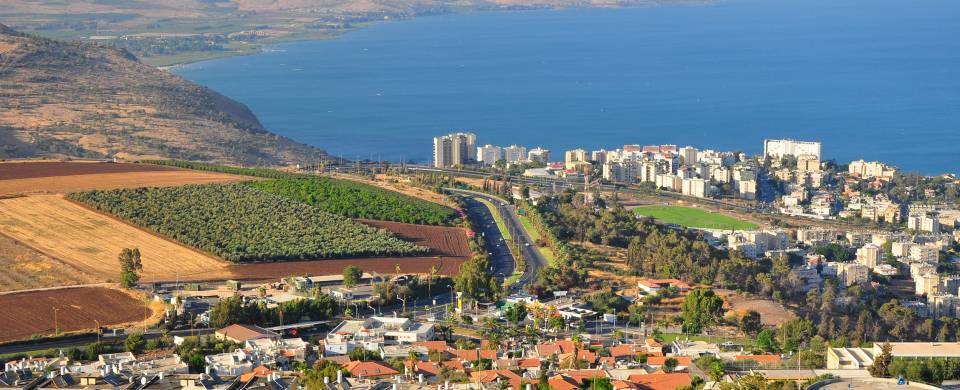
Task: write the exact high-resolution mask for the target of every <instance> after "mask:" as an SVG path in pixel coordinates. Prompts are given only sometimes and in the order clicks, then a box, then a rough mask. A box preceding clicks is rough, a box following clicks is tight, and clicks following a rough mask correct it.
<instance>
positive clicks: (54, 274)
mask: <svg viewBox="0 0 960 390" xmlns="http://www.w3.org/2000/svg"><path fill="white" fill-rule="evenodd" d="M0 269H2V270H3V272H0V291H11V290H25V289H33V288H43V287H57V286H63V285H77V284H88V283H96V282H99V280H97V279H96V278H94V277H93V276H91V275H88V274H86V273H83V272H80V270H78V269H77V268H75V267H73V266H72V265H70V264H68V263H66V262H63V261H60V260H59V259H55V258H53V257H50V256H47V255H45V254H43V253H40V252H37V251H36V250H34V249H33V248H30V247H28V246H26V245H23V244H21V243H19V242H17V241H16V240H14V239H12V238H10V237H7V236H4V235H2V234H0Z"/></svg>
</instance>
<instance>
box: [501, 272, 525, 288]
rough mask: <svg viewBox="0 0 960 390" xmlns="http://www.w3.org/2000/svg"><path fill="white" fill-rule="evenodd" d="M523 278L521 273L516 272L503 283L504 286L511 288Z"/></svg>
mask: <svg viewBox="0 0 960 390" xmlns="http://www.w3.org/2000/svg"><path fill="white" fill-rule="evenodd" d="M522 276H523V273H521V272H514V273H513V275H510V277H508V278H507V279H506V280H504V281H503V284H505V285H507V286H509V285H512V284H514V283H516V282H517V281H518V280H520V278H521V277H522Z"/></svg>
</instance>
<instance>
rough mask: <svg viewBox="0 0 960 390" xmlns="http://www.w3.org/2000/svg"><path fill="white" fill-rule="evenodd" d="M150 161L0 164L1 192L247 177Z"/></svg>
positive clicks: (180, 182)
mask: <svg viewBox="0 0 960 390" xmlns="http://www.w3.org/2000/svg"><path fill="white" fill-rule="evenodd" d="M250 179H251V178H245V177H242V176H235V175H229V174H224V173H214V172H200V171H191V170H184V169H176V168H172V167H165V166H159V165H150V164H116V163H95V162H9V163H0V195H12V194H30V193H68V192H74V191H87V190H93V189H101V190H108V189H115V188H133V187H154V186H157V187H165V186H177V185H183V184H207V183H223V182H231V181H238V180H250Z"/></svg>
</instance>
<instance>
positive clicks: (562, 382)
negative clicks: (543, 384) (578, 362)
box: [547, 374, 580, 390]
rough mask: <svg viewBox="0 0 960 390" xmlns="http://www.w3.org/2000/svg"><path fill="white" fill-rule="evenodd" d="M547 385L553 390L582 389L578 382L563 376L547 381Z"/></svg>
mask: <svg viewBox="0 0 960 390" xmlns="http://www.w3.org/2000/svg"><path fill="white" fill-rule="evenodd" d="M547 384H548V385H550V389H551V390H577V389H579V388H580V385H579V384H578V383H577V381H575V380H573V379H572V378H570V377H568V376H566V375H563V374H561V375H556V376H554V377H552V378H550V379H547Z"/></svg>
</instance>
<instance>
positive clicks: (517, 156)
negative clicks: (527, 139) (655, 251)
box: [503, 145, 527, 163]
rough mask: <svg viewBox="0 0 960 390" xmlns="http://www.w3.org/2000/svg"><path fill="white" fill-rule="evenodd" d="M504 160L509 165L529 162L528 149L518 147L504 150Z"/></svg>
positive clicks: (508, 147) (512, 146) (511, 146)
mask: <svg viewBox="0 0 960 390" xmlns="http://www.w3.org/2000/svg"><path fill="white" fill-rule="evenodd" d="M503 159H504V160H507V162H508V163H518V162H524V161H527V148H525V147H523V146H517V145H510V146H507V147H505V148H503Z"/></svg>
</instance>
